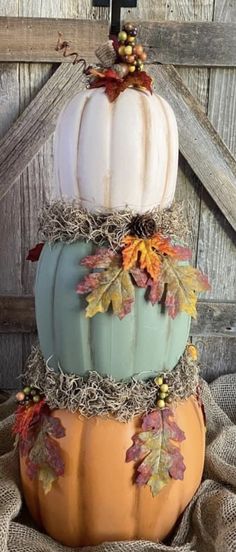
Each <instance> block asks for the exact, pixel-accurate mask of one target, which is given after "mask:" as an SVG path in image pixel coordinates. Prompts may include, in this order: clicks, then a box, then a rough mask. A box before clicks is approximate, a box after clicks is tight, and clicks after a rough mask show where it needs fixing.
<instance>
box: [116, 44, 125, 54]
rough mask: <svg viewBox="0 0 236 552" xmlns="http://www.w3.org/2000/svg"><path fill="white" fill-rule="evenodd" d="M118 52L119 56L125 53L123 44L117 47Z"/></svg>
mask: <svg viewBox="0 0 236 552" xmlns="http://www.w3.org/2000/svg"><path fill="white" fill-rule="evenodd" d="M118 53H119V55H120V56H124V55H125V46H120V47H119V48H118Z"/></svg>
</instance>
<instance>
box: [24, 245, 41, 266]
mask: <svg viewBox="0 0 236 552" xmlns="http://www.w3.org/2000/svg"><path fill="white" fill-rule="evenodd" d="M43 246H44V243H37V245H35V247H33V249H30V250H29V253H28V255H27V257H26V260H27V261H32V263H35V262H36V261H38V260H39V257H40V254H41V251H42V249H43Z"/></svg>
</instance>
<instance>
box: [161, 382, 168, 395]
mask: <svg viewBox="0 0 236 552" xmlns="http://www.w3.org/2000/svg"><path fill="white" fill-rule="evenodd" d="M168 389H169V387H168V385H167V383H163V384H162V385H161V387H160V391H161V393H167V392H168Z"/></svg>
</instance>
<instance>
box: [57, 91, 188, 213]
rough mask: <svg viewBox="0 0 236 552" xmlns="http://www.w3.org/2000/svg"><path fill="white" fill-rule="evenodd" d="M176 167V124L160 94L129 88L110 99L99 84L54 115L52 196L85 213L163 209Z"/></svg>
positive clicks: (169, 196)
mask: <svg viewBox="0 0 236 552" xmlns="http://www.w3.org/2000/svg"><path fill="white" fill-rule="evenodd" d="M177 165H178V131H177V124H176V120H175V116H174V113H173V111H172V109H171V107H170V106H169V105H168V103H167V102H166V101H165V100H164V99H163V98H161V97H160V96H157V95H155V94H150V93H149V92H141V91H139V90H135V89H130V88H129V89H127V90H126V91H125V92H122V93H121V94H120V96H119V97H118V98H117V99H116V100H115V101H114V102H112V103H111V102H110V101H109V100H108V98H107V95H106V94H105V91H104V88H99V89H94V90H85V91H83V92H80V93H78V94H77V95H76V96H74V98H73V99H72V100H70V101H69V103H68V104H67V105H66V107H65V108H64V110H63V111H62V113H61V114H60V117H59V119H58V123H57V127H56V133H55V165H54V167H55V168H54V187H53V193H52V195H53V199H65V200H66V199H68V200H69V199H72V198H77V199H80V200H81V203H82V205H83V206H84V207H86V208H87V209H89V210H90V211H93V210H96V209H97V208H117V209H123V208H126V207H129V208H132V209H134V210H135V211H137V212H140V213H141V212H144V211H146V210H148V209H152V208H153V207H160V208H165V207H169V206H170V204H171V202H172V201H173V198H174V193H175V186H176V176H177Z"/></svg>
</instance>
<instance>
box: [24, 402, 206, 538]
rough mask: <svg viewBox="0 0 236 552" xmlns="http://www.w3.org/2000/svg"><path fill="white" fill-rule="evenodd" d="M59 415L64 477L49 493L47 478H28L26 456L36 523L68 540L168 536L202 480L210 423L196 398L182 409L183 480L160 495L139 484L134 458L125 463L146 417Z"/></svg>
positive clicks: (178, 413) (28, 489)
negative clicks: (44, 480) (120, 419)
mask: <svg viewBox="0 0 236 552" xmlns="http://www.w3.org/2000/svg"><path fill="white" fill-rule="evenodd" d="M54 415H55V416H57V417H59V418H60V420H61V423H62V425H63V426H64V428H65V430H66V436H65V437H64V438H63V439H60V442H59V444H60V447H61V454H62V457H63V459H64V461H65V475H64V476H63V477H60V478H58V480H57V481H56V482H54V483H53V486H52V490H51V491H50V492H49V493H48V494H47V495H45V494H44V492H43V490H42V487H41V484H40V483H38V482H37V481H30V480H29V478H28V476H27V475H26V472H25V463H24V460H22V459H21V476H22V484H23V488H24V495H25V498H26V502H27V504H28V507H29V509H30V511H31V514H32V516H33V518H34V519H35V521H37V522H38V523H39V525H41V526H42V527H43V528H44V529H45V530H46V532H47V533H48V534H49V535H50V536H52V537H53V538H55V539H56V540H58V541H60V542H62V543H63V544H66V545H68V546H83V545H91V544H99V543H101V542H103V541H115V540H132V539H145V540H146V539H147V540H152V541H157V540H162V539H164V538H165V537H166V536H167V535H168V533H169V532H170V531H171V530H172V528H173V526H174V525H175V522H176V521H177V518H178V516H179V515H180V514H181V513H182V512H183V510H184V509H185V507H186V506H187V504H188V503H189V501H190V500H191V498H192V496H193V494H194V492H195V491H196V490H197V488H198V486H199V484H200V481H201V476H202V470H203V463H204V452H205V427H204V423H203V417H202V412H201V408H200V407H199V405H198V403H197V401H196V399H195V398H193V397H190V398H189V399H188V400H186V401H184V402H183V403H182V404H179V405H178V407H177V408H176V410H175V421H176V422H177V424H178V425H179V427H181V429H182V430H183V431H184V432H185V435H186V440H185V441H183V442H182V443H181V446H180V448H181V454H182V455H183V457H184V463H185V465H186V471H185V473H184V480H183V481H176V480H174V479H171V480H170V482H169V483H168V484H167V485H166V487H164V488H163V489H162V490H161V492H160V493H159V494H158V495H157V496H156V497H153V496H152V494H151V491H150V488H149V487H148V486H146V485H145V486H143V487H138V486H137V485H135V484H134V483H133V477H134V473H135V467H134V464H133V462H130V463H128V464H127V463H125V454H126V450H127V449H128V448H129V447H130V445H131V444H132V442H131V438H132V436H133V434H134V433H135V432H136V431H137V430H139V429H140V425H141V418H139V417H138V418H135V419H133V420H132V421H130V422H128V423H125V424H124V423H120V422H117V421H115V420H111V419H110V420H109V419H102V418H97V417H94V418H90V419H86V418H82V417H81V416H80V415H79V414H72V413H70V412H68V411H66V410H56V411H54Z"/></svg>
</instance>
